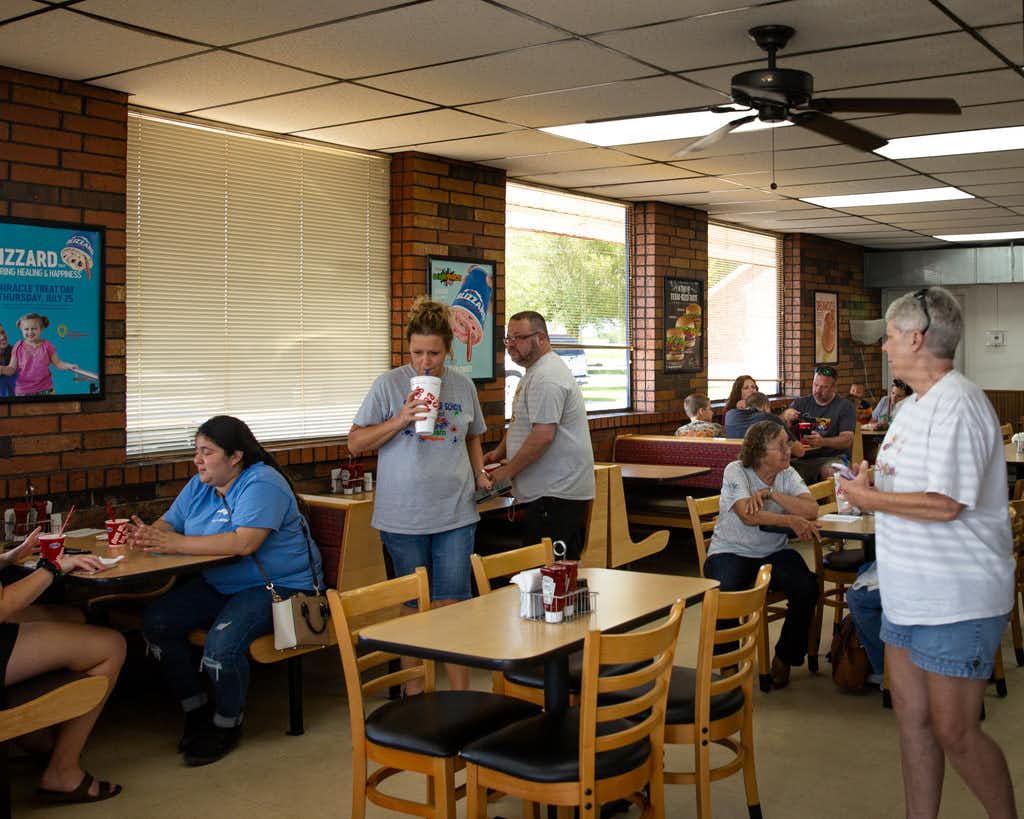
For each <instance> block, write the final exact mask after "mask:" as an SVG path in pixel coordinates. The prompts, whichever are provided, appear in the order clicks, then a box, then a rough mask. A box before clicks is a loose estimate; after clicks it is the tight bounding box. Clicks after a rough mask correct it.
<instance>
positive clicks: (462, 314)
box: [451, 265, 492, 361]
mask: <svg viewBox="0 0 1024 819" xmlns="http://www.w3.org/2000/svg"><path fill="white" fill-rule="evenodd" d="M491 290H492V286H491V276H490V274H489V273H488V272H487V271H486V270H484V269H483V268H482V267H476V266H475V265H474V266H473V267H471V268H469V270H467V271H466V276H465V278H463V280H462V287H461V288H459V292H458V293H457V294H456V295H455V298H454V299H452V304H451V311H452V332H453V333H454V334H455V337H456V338H457V339H458V340H459V341H461V342H462V343H463V344H465V345H466V360H467V361H472V360H473V345H475V344H479V343H480V342H481V341H483V338H484V327H485V326H486V324H487V310H488V308H489V307H490V305H491Z"/></svg>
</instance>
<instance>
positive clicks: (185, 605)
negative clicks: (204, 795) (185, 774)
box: [129, 415, 323, 765]
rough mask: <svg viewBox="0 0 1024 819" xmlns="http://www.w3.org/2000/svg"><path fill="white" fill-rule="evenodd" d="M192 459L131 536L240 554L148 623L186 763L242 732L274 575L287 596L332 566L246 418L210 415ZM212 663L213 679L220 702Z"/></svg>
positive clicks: (167, 547)
mask: <svg viewBox="0 0 1024 819" xmlns="http://www.w3.org/2000/svg"><path fill="white" fill-rule="evenodd" d="M192 461H193V463H194V464H195V465H196V469H197V470H198V473H197V474H196V475H193V476H192V479H191V480H190V481H189V482H188V483H187V484H185V488H184V489H182V490H181V492H180V493H179V494H178V497H177V498H175V499H174V503H172V504H171V508H170V509H168V510H167V511H166V512H165V513H164V514H163V516H162V517H161V518H160V519H159V520H158V521H156V522H155V523H153V524H152V525H147V524H145V523H143V522H142V520H140V519H139V518H138V516H134V517H133V518H132V521H133V523H132V524H130V525H129V543H130V544H131V545H132V546H133V547H136V548H139V547H141V548H143V549H146V550H147V551H149V550H152V551H154V552H161V553H163V554H190V555H237V556H238V559H237V560H233V561H231V562H230V563H226V564H222V565H217V566H212V567H210V568H207V569H204V570H203V574H202V577H199V578H196V579H195V580H193V581H191V582H189V583H186V584H184V585H182V586H178V587H177V588H175V589H173V590H172V591H171V592H170V593H168V594H166V595H164V596H163V597H161V598H160V599H158V600H156V601H155V602H154V603H153V604H152V605H151V606H150V607H149V609H148V610H147V611H146V615H145V619H144V622H143V628H142V631H143V636H144V637H145V638H146V645H147V646H148V647H149V651H150V654H151V655H152V656H153V657H154V658H155V659H156V661H157V663H158V664H159V665H160V669H161V672H162V673H163V677H164V681H165V682H166V683H167V686H168V688H170V690H171V693H172V694H173V695H174V696H175V697H176V698H177V699H178V701H179V702H180V703H181V706H182V708H183V709H184V711H185V730H184V733H183V734H182V737H181V741H180V742H179V743H178V751H179V752H180V753H184V754H185V763H186V764H187V765H207V764H209V763H211V762H216V761H217V760H218V759H220V758H221V757H223V756H224V755H225V754H227V753H228V752H229V751H231V749H232V748H234V747H235V746H236V745H237V744H238V741H239V739H240V738H241V732H242V717H243V711H244V709H245V697H246V691H247V690H248V687H249V661H248V659H247V657H246V651H247V650H248V648H249V644H250V643H252V641H253V640H255V639H256V638H257V637H262V636H263V635H264V634H270V633H271V632H273V630H274V624H273V620H272V618H271V609H270V603H271V591H270V589H268V588H267V586H268V585H269V583H273V586H274V589H275V590H276V591H277V593H278V594H279V595H281V596H282V597H290V596H291V595H292V594H294V593H296V592H299V591H305V592H311V591H312V590H313V587H314V585H316V586H318V587H320V588H323V570H322V568H321V562H320V552H319V550H318V549H317V548H316V545H315V544H314V543H313V542H312V540H311V539H310V537H309V529H308V527H307V526H306V522H305V520H304V519H303V517H302V514H301V512H300V511H299V505H298V499H297V498H296V495H295V490H294V488H293V487H292V484H291V481H289V480H288V478H287V476H286V475H285V474H284V473H283V472H282V471H281V468H280V467H279V466H278V464H277V461H276V460H274V456H273V455H271V454H270V453H269V452H267V451H266V450H265V449H264V448H263V447H262V446H261V445H260V443H259V442H258V441H257V440H256V438H255V437H254V436H253V434H252V431H251V430H250V429H249V427H248V426H246V424H245V423H244V422H242V421H240V420H239V419H238V418H232V417H231V416H230V415H217V416H215V417H213V418H211V419H210V420H209V421H207V422H206V423H204V424H203V425H202V426H200V427H199V429H198V430H197V431H196V453H195V457H194V458H193V459H192ZM268 580H269V583H268ZM194 629H208V634H207V637H206V643H205V645H204V647H203V659H202V662H201V663H200V667H199V671H200V673H197V672H196V668H195V663H194V661H193V659H192V650H191V646H190V645H189V641H188V635H189V632H190V631H193V630H194ZM203 671H205V672H206V673H207V675H208V676H209V678H210V683H211V684H212V688H213V695H214V702H213V703H212V704H208V703H207V696H206V690H205V689H204V687H203V680H202V677H201V672H203Z"/></svg>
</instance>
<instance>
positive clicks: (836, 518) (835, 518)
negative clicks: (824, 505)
mask: <svg viewBox="0 0 1024 819" xmlns="http://www.w3.org/2000/svg"><path fill="white" fill-rule="evenodd" d="M860 518H861V516H860V515H837V514H836V513H835V512H829V513H828V514H827V515H822V516H821V517H820V518H818V520H827V521H831V522H832V523H856V522H857V521H859V520H860Z"/></svg>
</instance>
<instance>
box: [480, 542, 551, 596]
mask: <svg viewBox="0 0 1024 819" xmlns="http://www.w3.org/2000/svg"><path fill="white" fill-rule="evenodd" d="M554 559H555V556H554V547H553V546H552V543H551V538H549V537H546V538H543V539H542V540H541V542H540V543H534V544H533V545H532V546H523V547H521V548H519V549H509V550H508V551H507V552H498V553H497V554H495V555H487V556H483V555H478V554H476V553H475V552H474V553H473V554H471V555H470V556H469V562H470V565H472V567H473V579H474V580H476V588H477V591H479V592H480V594H487V593H488V592H490V591H491V581H492V580H494V578H496V577H510V576H511V575H514V574H517V573H518V572H525V571H526V570H527V569H536V568H539V567H540V566H547V565H548V564H549V563H551V561H553V560H554Z"/></svg>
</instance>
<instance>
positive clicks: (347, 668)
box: [327, 567, 537, 819]
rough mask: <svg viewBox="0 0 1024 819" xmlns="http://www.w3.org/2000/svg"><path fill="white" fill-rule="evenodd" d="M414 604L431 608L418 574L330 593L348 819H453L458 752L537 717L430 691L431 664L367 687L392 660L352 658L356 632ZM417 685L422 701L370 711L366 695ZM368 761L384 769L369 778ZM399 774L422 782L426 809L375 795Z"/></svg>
mask: <svg viewBox="0 0 1024 819" xmlns="http://www.w3.org/2000/svg"><path fill="white" fill-rule="evenodd" d="M413 598H415V599H416V600H417V601H418V603H419V607H420V611H426V610H427V609H429V608H430V586H429V582H428V580H427V571H426V569H424V568H423V567H420V568H418V569H416V572H415V573H414V574H411V575H406V576H405V577H399V578H396V579H394V580H385V581H383V582H381V583H375V584H374V585H372V586H367V587H365V588H362V589H355V590H352V591H346V592H342V593H339V592H338V591H336V590H335V589H331V590H329V591H328V593H327V599H328V602H329V603H330V607H331V616H332V618H333V619H334V623H335V626H336V628H337V630H338V633H339V634H343V635H347V636H346V637H345V638H344V639H341V640H339V642H338V651H339V653H340V654H341V664H342V668H343V669H344V672H345V688H346V690H347V693H348V709H349V720H350V724H351V725H350V730H351V739H352V812H351V814H350V815H351V816H352V817H353V819H363V817H364V816H365V815H366V802H367V800H369V801H370V802H373V803H374V804H375V805H380V806H381V807H383V808H387V809H388V810H393V811H398V812H400V813H405V814H411V815H413V816H423V817H427V818H428V819H455V801H456V799H458V798H459V796H460V795H461V793H462V792H463V790H464V789H462V788H458V789H457V788H456V787H455V782H454V776H455V771H456V770H458V769H460V768H461V767H462V761H461V760H460V759H459V757H458V753H459V750H460V749H461V748H462V746H463V745H465V744H467V743H469V742H472V741H473V740H475V739H478V738H479V737H481V736H486V735H487V734H489V733H492V732H494V731H497V730H499V729H501V728H504V727H505V726H506V725H509V724H511V723H513V722H516V721H517V720H522V719H526V718H528V717H530V716H533V715H535V714H536V713H537V708H536V707H534V706H532V705H530V704H529V703H525V702H522V701H521V700H515V699H512V698H511V697H501V696H497V695H495V694H489V693H486V692H483V691H435V690H434V663H433V661H431V660H426V661H424V662H423V663H421V664H419V665H415V666H412V667H410V668H403V669H400V670H398V671H394V672H391V673H386V674H384V675H383V676H378V677H376V678H374V679H372V680H369V681H368V682H365V683H364V682H363V681H362V674H363V673H364V672H365V671H367V670H368V669H371V668H377V667H378V666H382V665H383V666H386V665H387V664H388V663H390V661H391V660H394V659H397V657H396V655H394V654H388V653H386V652H382V651H374V652H370V653H368V654H363V655H360V656H357V655H356V642H357V640H358V637H359V632H358V629H359V628H362V627H365V626H366V625H368V622H369V621H370V620H371V619H372V618H373V616H374V615H375V614H379V613H380V612H382V611H384V612H391V611H392V610H393V607H394V606H398V605H400V604H401V603H402V602H403V601H405V600H409V599H413ZM416 679H421V680H423V686H424V692H423V693H422V694H420V695H417V696H414V697H408V698H405V699H400V700H395V701H392V702H388V703H386V704H384V705H382V706H381V707H379V708H377V709H376V710H375V711H372V712H371V713H368V712H367V705H366V701H365V699H364V698H365V697H366V695H368V694H371V693H373V692H376V691H386V690H387V689H388V688H390V687H391V686H394V685H399V684H401V683H404V682H408V681H409V680H416ZM369 762H374V763H376V764H378V765H380V766H381V767H379V768H378V769H377V770H375V771H374V772H373V773H372V774H369V775H368V763H369ZM402 771H412V772H416V773H421V774H423V775H424V776H425V777H426V778H427V790H426V801H425V802H414V801H412V800H410V799H403V798H401V797H398V796H393V795H391V794H386V793H384V792H383V791H381V790H380V789H379V786H380V785H381V783H383V782H384V781H386V780H387V779H389V778H391V777H392V776H394V775H396V774H398V773H401V772H402Z"/></svg>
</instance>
